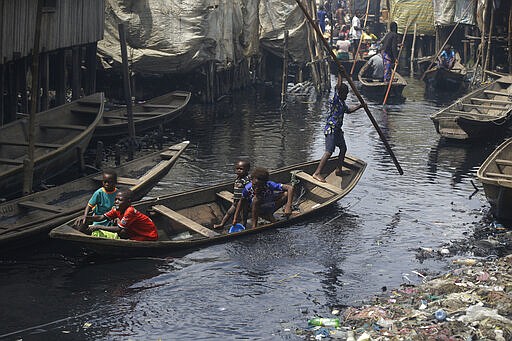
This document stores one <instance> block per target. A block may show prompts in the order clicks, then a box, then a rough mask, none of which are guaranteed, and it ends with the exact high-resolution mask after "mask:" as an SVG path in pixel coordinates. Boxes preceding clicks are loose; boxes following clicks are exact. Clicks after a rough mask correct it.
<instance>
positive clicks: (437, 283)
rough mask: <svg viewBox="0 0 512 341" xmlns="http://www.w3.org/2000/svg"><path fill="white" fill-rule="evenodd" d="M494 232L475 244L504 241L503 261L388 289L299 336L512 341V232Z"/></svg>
mask: <svg viewBox="0 0 512 341" xmlns="http://www.w3.org/2000/svg"><path fill="white" fill-rule="evenodd" d="M490 231H491V230H488V231H480V232H483V233H476V234H475V236H474V237H477V238H475V239H473V240H472V241H471V243H469V244H472V245H473V246H472V247H471V248H474V246H475V245H479V244H482V243H481V241H482V240H483V239H480V238H481V237H482V236H483V235H485V236H486V239H485V240H495V241H499V243H498V244H496V243H494V245H495V246H496V245H498V246H499V250H498V251H499V253H500V256H501V258H499V257H498V256H497V255H495V256H493V257H486V258H467V259H457V260H455V261H453V263H454V264H457V265H459V266H460V267H458V268H456V269H454V270H451V271H450V272H448V273H447V274H444V275H441V276H438V277H436V278H433V279H430V280H426V278H425V280H424V282H423V283H422V284H419V285H417V286H415V285H411V284H402V285H401V286H400V288H398V289H395V290H390V291H388V290H387V289H386V288H383V290H385V292H384V293H383V294H381V295H379V296H377V297H374V298H372V299H371V301H370V302H371V303H370V304H367V305H363V306H360V307H349V308H348V309H346V310H345V311H344V312H343V313H342V314H341V315H340V316H339V318H338V317H337V316H334V317H331V318H330V320H335V321H336V323H335V324H334V323H332V321H331V322H330V323H329V324H326V325H321V326H310V327H309V328H308V329H306V330H304V331H298V334H301V335H303V336H305V337H306V339H308V338H309V339H312V340H313V339H316V340H320V339H324V338H336V339H345V340H349V341H366V340H498V341H505V340H512V254H511V252H512V247H511V245H512V244H511V241H512V231H506V232H505V231H500V233H497V234H496V233H494V232H496V229H494V230H493V231H494V232H493V233H492V235H491V234H489V233H488V232H490ZM486 232H487V233H486ZM479 237H480V238H479ZM494 249H496V248H494ZM473 251H474V250H473ZM333 314H334V315H336V314H338V311H334V312H333ZM328 320H329V319H327V321H328ZM311 321H313V320H310V324H312V323H311ZM333 325H335V326H339V327H333Z"/></svg>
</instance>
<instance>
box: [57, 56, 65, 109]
mask: <svg viewBox="0 0 512 341" xmlns="http://www.w3.org/2000/svg"><path fill="white" fill-rule="evenodd" d="M55 59H56V60H55V105H57V106H59V105H62V104H64V103H66V50H64V49H62V50H59V51H57V56H56V58H55Z"/></svg>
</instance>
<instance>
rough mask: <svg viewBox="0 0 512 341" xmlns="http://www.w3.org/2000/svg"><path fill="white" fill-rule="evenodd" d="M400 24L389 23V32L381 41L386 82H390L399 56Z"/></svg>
mask: <svg viewBox="0 0 512 341" xmlns="http://www.w3.org/2000/svg"><path fill="white" fill-rule="evenodd" d="M397 31H398V25H397V24H396V22H394V21H393V22H392V23H391V24H390V25H389V32H388V33H386V35H385V36H384V38H382V42H381V51H382V59H383V60H384V82H389V80H390V79H391V74H392V73H393V65H394V64H395V62H397V58H398V33H397Z"/></svg>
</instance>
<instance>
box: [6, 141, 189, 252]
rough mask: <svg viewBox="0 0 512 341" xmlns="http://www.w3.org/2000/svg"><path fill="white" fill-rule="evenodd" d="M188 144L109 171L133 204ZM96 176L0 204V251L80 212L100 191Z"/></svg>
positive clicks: (31, 238) (99, 178) (21, 243)
mask: <svg viewBox="0 0 512 341" xmlns="http://www.w3.org/2000/svg"><path fill="white" fill-rule="evenodd" d="M188 145H189V142H188V141H185V142H181V143H178V144H176V145H173V146H171V147H169V148H167V149H165V150H163V151H158V152H153V153H150V154H148V155H146V156H143V157H140V158H137V159H135V160H133V161H130V162H127V163H125V164H123V165H121V166H118V167H115V168H112V169H113V170H115V171H116V173H117V175H118V186H119V187H130V188H131V189H132V190H133V192H134V195H135V200H139V199H142V198H143V197H144V196H145V195H146V194H147V193H148V192H149V191H150V190H151V189H152V188H153V187H154V186H155V185H156V184H157V183H158V181H160V180H161V179H162V178H163V177H164V176H165V175H166V174H167V173H168V172H169V170H170V169H171V168H172V166H173V165H174V164H175V163H176V160H177V159H178V157H179V156H180V155H181V154H182V153H183V151H184V150H185V149H186V148H187V146H188ZM101 180H102V173H101V172H98V173H96V174H92V175H89V176H86V177H83V178H79V179H77V180H75V181H71V182H68V183H65V184H63V185H60V186H56V187H53V188H50V189H47V190H44V191H41V192H36V193H33V194H30V195H27V196H24V197H22V198H18V199H15V200H11V201H8V202H5V203H2V204H0V249H1V250H2V251H5V250H6V249H9V250H12V249H14V248H17V247H18V246H20V245H21V246H23V245H26V244H28V243H29V242H31V241H32V240H33V239H37V238H36V237H40V236H41V235H42V236H45V235H46V234H47V233H48V232H49V231H50V230H51V229H52V228H53V227H55V226H58V225H60V224H62V223H64V222H66V221H67V220H69V219H70V215H73V216H76V215H77V213H78V212H83V210H84V208H85V205H86V204H87V202H88V200H89V199H90V197H91V195H92V194H93V192H94V191H95V190H97V189H98V188H100V187H101V185H102V183H101Z"/></svg>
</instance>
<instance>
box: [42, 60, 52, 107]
mask: <svg viewBox="0 0 512 341" xmlns="http://www.w3.org/2000/svg"><path fill="white" fill-rule="evenodd" d="M48 57H49V56H48V52H43V53H41V55H40V58H39V59H40V61H39V63H40V64H41V68H40V69H41V72H40V74H41V88H42V89H43V91H42V94H41V100H40V106H39V110H41V111H44V110H47V109H48V103H49V95H48V91H49V87H50V79H49V73H50V63H49V58H48Z"/></svg>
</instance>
